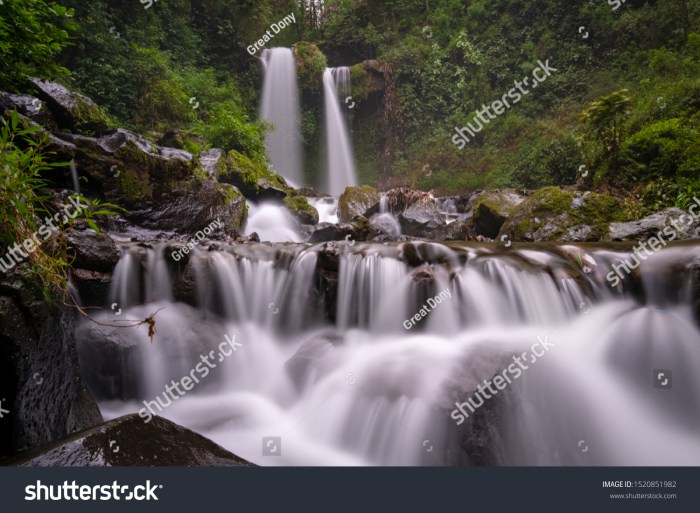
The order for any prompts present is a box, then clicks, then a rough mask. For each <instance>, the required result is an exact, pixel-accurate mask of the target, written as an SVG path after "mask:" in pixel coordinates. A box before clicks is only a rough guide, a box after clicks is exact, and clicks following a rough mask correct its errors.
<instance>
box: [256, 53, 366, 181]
mask: <svg viewBox="0 0 700 513" xmlns="http://www.w3.org/2000/svg"><path fill="white" fill-rule="evenodd" d="M262 60H263V65H264V69H265V79H264V84H263V94H262V104H261V117H262V118H263V119H264V120H265V121H267V122H268V123H270V124H271V125H272V128H271V129H270V130H269V131H268V135H267V138H266V141H265V142H266V146H267V151H268V155H269V156H270V160H271V161H272V167H273V169H274V170H275V171H276V172H277V173H279V174H281V175H282V176H283V177H284V178H285V179H287V181H288V182H289V183H290V184H291V185H293V186H295V187H303V186H305V185H308V184H306V183H305V180H304V173H303V167H302V137H301V114H300V108H299V90H298V87H297V78H296V76H297V75H296V63H295V61H294V54H293V52H292V50H290V49H289V48H273V49H270V50H265V51H264V52H263V54H262ZM323 89H324V95H325V110H326V122H325V132H326V141H325V143H326V146H325V147H326V178H325V180H324V182H323V185H322V189H323V192H326V193H328V194H331V195H339V194H341V193H342V192H343V191H344V190H345V188H346V187H348V186H354V185H357V178H356V176H355V164H354V159H353V155H352V143H351V142H350V136H349V133H348V128H347V121H346V119H345V114H344V113H343V111H342V109H341V106H340V102H339V96H340V98H342V99H343V100H345V98H346V97H347V96H348V94H349V91H350V70H349V69H348V68H334V69H331V68H329V69H326V71H325V73H324V74H323Z"/></svg>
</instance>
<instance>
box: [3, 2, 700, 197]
mask: <svg viewBox="0 0 700 513" xmlns="http://www.w3.org/2000/svg"><path fill="white" fill-rule="evenodd" d="M58 3H60V4H62V5H63V6H65V7H67V8H70V9H72V10H73V11H74V15H73V16H71V17H70V19H68V18H67V17H66V16H61V15H60V14H61V11H56V9H55V8H54V9H53V10H49V9H48V5H53V4H50V3H47V2H44V1H39V0H37V1H34V2H30V3H29V4H28V6H26V7H22V8H21V9H20V8H19V7H15V5H18V4H19V2H13V1H12V0H10V1H9V2H6V6H5V8H4V9H5V13H4V14H5V16H7V10H8V8H9V9H10V12H11V15H10V18H9V20H7V19H6V20H4V21H3V23H2V25H0V31H3V30H4V31H7V30H11V29H10V27H11V26H12V24H13V23H15V24H18V25H19V26H21V25H22V23H25V24H27V23H29V22H28V21H27V20H26V19H24V18H22V17H23V16H24V17H25V18H26V17H27V16H30V14H28V13H33V14H32V16H35V17H36V18H37V19H38V20H40V21H41V23H42V26H44V27H52V26H55V27H56V29H55V32H52V31H51V30H48V29H47V30H46V31H45V32H44V36H43V37H44V38H45V39H46V41H42V40H20V39H16V40H12V39H8V40H7V41H6V42H5V43H4V45H3V47H2V53H3V55H4V56H13V57H14V58H13V59H6V60H5V59H4V64H3V65H4V66H7V67H12V66H13V63H18V62H22V63H23V66H22V67H21V68H17V66H14V67H13V68H12V69H13V73H8V74H3V75H4V77H5V78H4V79H3V81H4V82H5V83H4V84H3V85H4V86H6V87H7V86H8V85H12V86H14V87H15V88H16V89H18V90H19V89H21V87H22V77H23V75H25V74H32V73H36V74H39V75H45V76H52V77H55V76H59V77H61V79H62V80H63V81H64V82H67V83H70V84H71V85H72V86H73V87H76V88H77V89H79V90H82V91H83V92H85V93H86V94H88V95H89V96H91V97H93V98H94V99H95V100H96V101H98V103H100V104H101V105H102V106H103V107H104V108H105V109H106V110H107V111H108V112H109V114H111V115H112V116H113V117H114V119H115V122H118V123H119V124H121V125H126V126H129V127H131V128H134V129H137V130H139V131H141V132H145V133H149V132H151V133H153V134H152V135H153V137H154V138H156V137H162V135H163V134H168V133H169V132H174V133H172V134H170V136H171V137H172V138H174V139H175V140H176V141H177V143H178V144H179V145H182V146H183V147H185V148H186V149H189V150H191V151H194V152H197V151H199V150H201V149H203V148H206V147H210V146H218V147H223V148H224V149H237V150H239V151H241V152H243V153H244V154H247V155H248V156H250V157H251V158H252V159H254V161H257V162H258V163H262V161H263V152H264V147H263V142H262V141H263V133H264V132H263V130H264V127H263V126H262V124H261V123H260V122H259V121H258V119H257V117H258V116H257V108H258V100H259V88H260V64H259V61H258V60H257V59H255V58H254V57H252V56H251V55H250V54H249V53H248V51H247V50H246V48H247V47H248V46H249V45H250V44H251V43H253V42H255V41H256V40H257V39H258V38H260V37H261V36H262V35H263V34H265V31H266V30H268V28H269V26H270V24H271V23H273V22H275V21H277V20H279V19H281V18H282V17H284V16H285V15H287V14H289V13H294V14H295V16H296V20H297V22H296V23H295V24H293V25H292V26H291V27H289V28H287V29H286V30H284V31H282V32H281V33H280V34H278V35H276V36H275V38H274V41H273V42H272V43H270V45H274V46H292V45H293V44H295V43H297V42H298V41H302V40H303V41H307V42H310V43H313V44H315V45H316V46H317V47H318V48H320V49H321V51H322V52H323V54H324V55H325V58H326V60H327V62H328V64H329V65H331V66H338V65H348V66H352V65H356V64H358V63H359V62H362V61H365V60H368V59H376V60H378V61H380V63H381V64H382V65H383V68H382V69H383V71H384V78H385V88H384V90H383V92H382V94H380V95H376V94H375V95H367V94H366V91H363V88H362V75H361V74H355V76H354V78H355V79H357V80H355V82H354V84H353V91H352V93H353V95H354V99H355V100H356V101H357V103H358V106H357V108H356V110H355V111H354V112H352V113H351V114H352V121H353V136H354V144H355V155H356V160H357V162H358V172H359V175H360V178H361V180H362V182H364V183H368V184H371V185H379V186H383V187H388V186H393V185H404V184H405V185H411V186H414V187H419V188H422V189H425V190H430V189H434V190H436V191H438V192H441V193H464V192H469V191H473V190H476V189H480V188H494V187H506V186H515V187H525V188H538V187H543V186H547V185H571V184H575V183H576V182H577V180H578V179H583V175H586V173H588V174H587V175H586V178H585V180H588V181H589V183H588V184H587V185H589V186H591V185H592V186H594V187H595V188H600V189H613V190H614V191H624V192H629V191H634V193H635V194H636V195H637V196H638V197H639V198H641V199H643V200H644V202H645V204H646V207H647V208H648V209H653V208H658V207H660V206H663V205H669V204H676V203H683V202H684V197H686V196H688V195H691V196H692V194H693V193H694V192H695V191H699V192H700V181H698V179H697V175H698V167H699V166H700V149H699V148H700V135H699V127H698V107H699V106H700V5H698V4H697V3H696V2H688V1H685V0H672V1H668V2H642V1H630V2H626V3H625V4H622V5H620V7H619V8H617V9H615V3H614V2H613V5H609V4H608V3H606V2H602V1H601V2H583V1H577V2H563V1H553V0H535V1H530V0H527V1H526V0H509V1H506V0H496V1H488V2H487V1H485V0H477V1H459V0H440V1H436V0H397V1H393V2H367V1H363V0H340V1H337V0H336V1H333V0H331V1H328V2H326V5H325V9H324V11H323V12H322V13H319V12H317V11H316V10H311V9H310V7H309V4H310V3H309V2H306V3H304V2H285V1H272V0H268V1H262V2H235V3H231V2H227V1H224V0H168V1H162V2H158V3H156V4H153V6H152V7H151V8H145V7H146V6H144V5H138V4H136V2H119V1H116V0H99V1H96V2H89V3H86V2H78V1H77V0H62V1H61V2H58ZM304 5H306V7H303V6H304ZM12 9H15V10H16V11H18V12H16V13H14V14H12ZM54 13H57V15H55V14H54ZM18 19H19V21H18ZM8 22H9V23H8ZM34 22H36V20H35V21H34ZM47 22H51V23H50V24H47ZM64 30H65V31H66V32H64ZM66 42H69V43H70V45H69V46H67V47H65V48H63V50H62V51H61V53H60V54H59V55H58V59H57V60H54V59H53V58H49V56H50V55H52V54H53V53H55V51H56V50H57V49H58V48H60V47H61V46H63V44H64V43H66ZM30 47H32V48H33V47H37V48H41V49H42V51H41V52H35V53H34V55H35V60H36V62H35V63H33V64H34V68H33V69H32V68H31V66H30V65H31V64H32V63H27V62H26V60H25V59H22V58H20V56H23V55H26V54H27V52H26V50H27V48H30ZM309 48H312V49H313V46H310V47H309ZM538 62H543V63H544V62H548V63H549V65H550V67H551V68H554V69H556V72H553V73H552V74H551V76H550V77H548V78H547V80H546V82H543V83H542V85H541V87H539V88H537V89H532V90H528V93H527V94H522V100H521V101H518V102H517V104H512V105H509V108H507V109H506V110H505V112H503V113H502V114H499V115H497V116H495V119H490V118H489V119H488V124H486V123H482V124H483V125H485V126H484V127H483V130H482V131H481V132H480V133H478V134H475V137H473V138H470V139H471V140H470V141H469V142H468V143H467V144H464V145H460V146H463V149H459V147H458V146H457V145H456V144H455V142H454V141H453V138H454V137H455V136H456V133H455V128H456V127H459V128H461V127H465V126H466V125H467V123H468V122H470V121H472V119H473V118H474V117H475V115H476V111H477V110H480V109H481V108H482V106H488V105H491V104H492V103H493V102H494V101H496V100H499V99H501V98H502V97H503V96H504V93H506V94H507V92H509V91H510V90H512V88H513V87H514V83H515V81H520V80H523V78H524V77H528V76H529V75H530V74H531V73H532V72H533V70H535V68H537V67H538ZM57 63H58V64H60V67H59V66H57ZM316 65H319V62H318V61H317V62H316ZM320 65H325V62H322V61H321V62H320ZM300 66H301V67H302V68H303V67H304V64H303V63H301V64H300ZM303 71H304V70H303V69H302V70H300V74H301V73H303ZM309 77H311V79H312V80H311V84H307V86H306V87H304V84H302V89H303V90H304V99H303V105H304V116H303V130H304V139H305V142H306V149H307V159H306V163H307V165H306V168H307V173H308V175H309V176H311V177H313V178H318V175H319V169H318V168H319V161H320V159H321V157H322V154H321V152H320V150H319V147H320V145H319V144H318V139H319V138H320V137H321V130H320V129H319V125H320V124H321V122H322V112H321V111H322V108H321V107H322V104H321V102H322V100H321V94H320V93H321V85H320V78H319V77H318V75H314V74H313V73H311V74H310V75H309ZM314 77H316V79H317V83H316V84H314V83H313V78H314ZM308 80H309V79H308V77H307V82H308ZM8 82H9V84H8ZM316 86H317V87H316ZM620 91H623V92H620ZM613 93H618V94H616V95H614V96H612V97H610V95H613ZM606 97H608V98H607V101H606V100H603V101H602V103H594V102H596V101H598V100H600V99H601V98H606ZM615 102H618V103H615ZM620 102H621V103H620ZM195 106H196V107H197V108H194V107H195ZM591 106H593V111H590V112H588V114H589V115H588V116H585V115H583V111H584V110H585V109H587V108H589V107H591ZM616 109H617V110H616ZM582 166H586V167H585V168H584V167H582ZM591 180H592V182H591Z"/></svg>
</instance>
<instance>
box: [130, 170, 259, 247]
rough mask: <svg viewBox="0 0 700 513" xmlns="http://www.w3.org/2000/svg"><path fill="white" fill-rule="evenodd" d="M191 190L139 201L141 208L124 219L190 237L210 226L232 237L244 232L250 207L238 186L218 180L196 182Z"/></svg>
mask: <svg viewBox="0 0 700 513" xmlns="http://www.w3.org/2000/svg"><path fill="white" fill-rule="evenodd" d="M191 187H192V189H191V190H185V191H172V192H170V193H166V194H164V195H162V196H161V197H159V198H158V199H157V200H151V201H143V202H139V204H138V207H139V208H138V209H137V208H132V209H131V210H129V212H128V213H127V214H125V215H124V217H125V218H126V219H128V220H129V221H130V222H131V223H133V224H136V225H138V226H140V227H142V228H146V229H149V230H161V231H171V232H176V233H178V234H181V235H183V236H185V237H188V238H189V237H191V236H193V235H194V234H195V233H197V232H198V231H200V230H204V229H205V228H207V227H213V228H214V230H215V232H216V231H219V230H221V231H222V233H224V234H226V235H229V236H232V237H236V236H238V235H239V234H240V232H242V229H243V226H244V225H245V221H246V219H247V216H248V208H247V205H246V202H245V198H244V197H243V196H242V195H241V194H240V192H239V191H238V190H237V189H236V188H235V187H233V186H231V185H228V184H220V183H217V182H214V181H205V182H193V183H191ZM217 220H218V221H220V222H221V226H219V225H218V223H217Z"/></svg>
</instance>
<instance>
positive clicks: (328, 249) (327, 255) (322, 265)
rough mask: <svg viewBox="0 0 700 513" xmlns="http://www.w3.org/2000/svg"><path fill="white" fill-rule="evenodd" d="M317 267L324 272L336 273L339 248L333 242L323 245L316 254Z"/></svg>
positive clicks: (338, 266) (338, 264)
mask: <svg viewBox="0 0 700 513" xmlns="http://www.w3.org/2000/svg"><path fill="white" fill-rule="evenodd" d="M317 262H318V263H317V266H318V267H319V269H324V270H326V271H332V272H338V269H339V268H340V248H338V245H337V244H335V243H334V242H329V243H328V244H324V246H323V248H322V249H321V250H320V251H319V252H318V261H317Z"/></svg>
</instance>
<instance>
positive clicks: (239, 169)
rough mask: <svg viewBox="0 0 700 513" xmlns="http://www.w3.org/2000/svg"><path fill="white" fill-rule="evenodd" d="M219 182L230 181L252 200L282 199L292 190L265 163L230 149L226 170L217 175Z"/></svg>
mask: <svg viewBox="0 0 700 513" xmlns="http://www.w3.org/2000/svg"><path fill="white" fill-rule="evenodd" d="M219 180H220V181H221V182H225V183H230V184H231V185H235V186H236V187H238V189H240V191H241V192H242V193H243V195H244V196H245V197H246V198H248V199H252V200H256V201H261V200H268V199H271V200H280V201H283V200H284V199H285V198H286V197H287V196H288V195H289V194H291V193H292V192H293V189H292V188H290V187H289V186H288V185H287V183H286V182H285V181H284V178H282V177H281V176H280V175H278V174H277V173H275V172H274V171H271V170H270V169H269V168H268V167H267V165H266V164H264V163H260V162H255V161H253V160H251V159H250V158H249V157H247V156H246V155H243V154H242V153H239V152H237V151H236V150H232V151H231V152H229V154H228V156H227V157H226V171H225V172H224V173H223V174H221V175H220V176H219Z"/></svg>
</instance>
